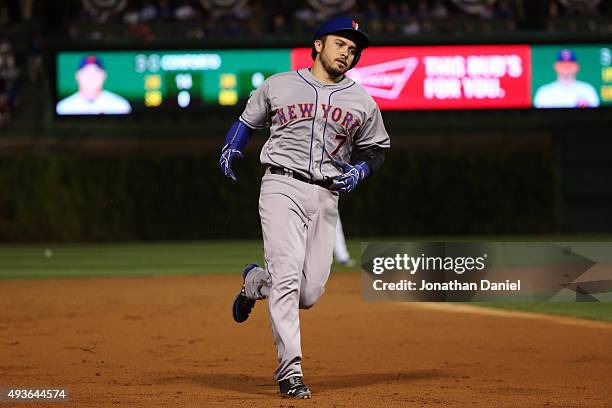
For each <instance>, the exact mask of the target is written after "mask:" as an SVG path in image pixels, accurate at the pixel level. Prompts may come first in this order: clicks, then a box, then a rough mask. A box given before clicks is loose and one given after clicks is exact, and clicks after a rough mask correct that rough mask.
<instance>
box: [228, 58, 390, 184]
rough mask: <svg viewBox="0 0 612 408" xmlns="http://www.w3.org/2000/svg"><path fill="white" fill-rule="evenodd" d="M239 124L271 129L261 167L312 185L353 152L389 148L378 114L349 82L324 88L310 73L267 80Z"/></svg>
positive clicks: (292, 73)
mask: <svg viewBox="0 0 612 408" xmlns="http://www.w3.org/2000/svg"><path fill="white" fill-rule="evenodd" d="M240 120H241V121H242V122H244V123H245V124H246V125H248V126H250V127H251V128H254V129H260V128H264V127H268V126H269V127H270V138H269V139H268V141H267V142H266V144H265V145H264V147H263V149H262V151H261V163H262V164H268V165H272V166H278V167H283V168H286V169H289V170H292V171H294V172H297V173H299V174H301V175H302V176H305V177H308V178H311V179H313V180H322V179H323V178H325V177H334V176H337V175H339V174H340V173H341V171H340V170H339V169H338V168H337V167H336V166H334V164H333V161H334V159H337V160H341V161H344V162H348V161H349V158H350V156H351V152H352V149H353V147H356V148H357V149H361V148H366V147H369V146H374V145H376V146H380V147H382V148H389V146H390V141H389V135H388V134H387V131H386V130H385V127H384V124H383V120H382V116H381V114H380V109H379V108H378V105H376V102H374V100H373V99H372V97H371V96H370V95H369V94H368V93H367V92H366V91H365V90H364V89H363V88H362V87H361V86H359V85H358V84H357V83H355V81H353V80H352V79H350V78H348V77H346V76H345V77H344V79H343V80H342V81H340V82H338V83H335V84H331V85H330V84H324V83H322V82H321V81H319V80H318V79H317V78H316V77H314V76H313V75H312V73H311V72H310V70H309V69H308V68H304V69H300V70H298V71H290V72H284V73H280V74H276V75H273V76H271V77H270V78H268V79H267V80H266V81H265V82H264V83H263V84H262V85H261V86H260V87H259V88H258V89H257V90H256V91H255V92H254V93H253V95H252V96H251V98H250V99H249V101H248V103H247V106H246V108H245V110H244V112H243V113H242V115H241V116H240Z"/></svg>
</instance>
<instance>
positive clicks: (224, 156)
mask: <svg viewBox="0 0 612 408" xmlns="http://www.w3.org/2000/svg"><path fill="white" fill-rule="evenodd" d="M243 157H244V155H243V154H242V152H241V151H240V150H238V149H231V148H227V149H225V150H223V151H222V152H221V157H220V158H219V167H220V168H221V172H222V173H223V174H224V175H225V177H229V178H231V179H232V180H234V181H238V179H237V178H236V175H235V174H234V172H233V171H232V160H234V158H237V159H242V158H243Z"/></svg>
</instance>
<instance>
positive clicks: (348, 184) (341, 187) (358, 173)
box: [329, 160, 370, 193]
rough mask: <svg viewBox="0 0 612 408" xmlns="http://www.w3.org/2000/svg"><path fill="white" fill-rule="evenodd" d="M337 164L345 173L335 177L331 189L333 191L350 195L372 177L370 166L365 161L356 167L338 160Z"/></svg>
mask: <svg viewBox="0 0 612 408" xmlns="http://www.w3.org/2000/svg"><path fill="white" fill-rule="evenodd" d="M335 164H336V165H337V166H338V167H340V168H341V169H342V172H343V173H342V174H341V175H339V176H336V177H334V181H333V184H332V185H331V186H330V187H329V189H330V190H332V191H338V192H340V193H349V192H351V191H353V190H354V189H355V187H357V184H359V183H360V182H362V181H363V180H365V179H366V178H367V177H368V176H369V175H370V166H368V164H367V163H366V162H364V161H360V162H359V163H356V164H355V165H354V166H353V165H350V164H348V163H344V162H341V161H338V160H336V162H335Z"/></svg>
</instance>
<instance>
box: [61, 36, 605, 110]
mask: <svg viewBox="0 0 612 408" xmlns="http://www.w3.org/2000/svg"><path fill="white" fill-rule="evenodd" d="M310 52H311V49H310V48H293V49H289V48H285V49H231V50H225V49H224V50H165V51H164V50H142V51H108V50H103V51H93V50H92V51H78V52H77V51H61V52H58V53H57V54H56V77H55V78H56V86H55V102H56V114H57V115H58V116H64V115H104V114H128V113H131V112H155V111H160V110H163V111H176V112H180V111H195V112H204V111H210V110H211V109H213V108H216V107H222V106H229V107H231V106H240V105H243V104H244V102H245V101H246V99H248V97H249V96H250V95H251V93H252V92H253V91H254V90H255V89H257V88H258V87H259V86H260V85H261V84H262V83H263V82H264V81H265V80H266V79H267V78H269V77H270V76H271V75H274V74H276V73H279V72H285V71H290V70H295V69H300V68H305V67H310V66H311V65H312V58H311V55H310ZM94 63H95V64H96V65H97V67H98V68H95V67H91V68H89V69H88V71H92V72H89V73H88V75H89V76H86V75H84V74H81V73H80V72H81V70H82V68H83V67H84V66H86V64H94ZM347 75H348V76H349V77H351V78H352V79H353V80H354V81H355V82H357V83H358V84H359V85H361V86H362V87H363V88H364V89H365V90H366V91H367V92H368V93H369V94H370V95H371V96H372V98H373V99H374V100H375V101H376V103H377V104H378V106H379V107H380V108H381V110H418V109H427V110H436V109H517V108H518V109H528V108H534V107H535V108H583V107H587V108H588V107H590V108H596V107H605V106H612V45H611V44H559V45H529V44H517V45H512V44H504V45H463V46H457V45H452V46H445V45H437V46H405V47H402V46H394V47H370V48H368V49H367V50H365V51H364V53H363V55H362V57H361V60H360V61H359V64H358V65H357V66H356V67H355V68H353V69H351V70H350V71H348V73H347ZM96 87H97V88H96ZM96 89H97V90H96ZM102 91H103V92H102ZM102 93H104V94H105V95H101V94H102ZM83 95H85V96H86V97H85V98H84V97H83ZM92 95H100V98H99V100H96V99H95V98H94V97H93V96H92ZM103 99H105V101H103Z"/></svg>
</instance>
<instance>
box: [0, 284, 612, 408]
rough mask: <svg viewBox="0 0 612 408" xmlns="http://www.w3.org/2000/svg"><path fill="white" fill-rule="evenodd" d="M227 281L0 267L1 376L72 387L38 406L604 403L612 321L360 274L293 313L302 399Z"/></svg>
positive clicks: (5, 382) (262, 326)
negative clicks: (61, 399) (53, 275)
mask: <svg viewBox="0 0 612 408" xmlns="http://www.w3.org/2000/svg"><path fill="white" fill-rule="evenodd" d="M239 286H240V277H239V276H184V277H181V276H178V277H176V276H174V277H151V278H114V279H101V278H81V279H43V280H4V281H1V282H0V311H1V312H0V388H2V387H4V388H7V387H15V388H24V387H29V388H32V387H37V388H60V387H61V388H68V389H69V391H70V402H69V403H68V404H57V403H53V404H42V403H37V404H35V406H37V407H40V406H55V407H58V406H62V407H63V406H78V407H107V406H108V407H110V406H120V407H123V406H129V407H151V406H177V407H179V406H180V407H195V406H205V407H217V406H223V407H225V406H235V407H259V406H262V407H265V406H270V407H290V406H296V407H297V406H316V407H374V406H376V407H381V406H385V407H461V408H465V407H496V408H502V407H508V408H510V407H512V408H516V407H555V408H561V407H563V408H570V407H572V408H577V407H585V408H587V407H588V408H598V407H601V408H604V407H610V406H611V405H610V404H611V401H612V386H611V382H610V381H611V380H610V373H612V323H605V322H590V321H587V320H578V319H572V318H563V317H555V318H552V317H545V318H525V316H524V315H522V314H513V313H508V312H496V313H492V314H491V315H489V314H487V313H478V312H476V313H474V312H473V311H472V309H470V308H465V309H462V308H459V309H456V310H451V309H450V308H452V305H450V306H448V307H435V305H432V307H428V305H423V304H410V303H366V302H364V301H363V300H362V299H361V292H360V275H359V274H357V273H337V274H332V277H331V279H330V282H329V285H328V288H327V292H326V293H325V295H324V296H323V297H322V299H321V301H320V302H319V303H318V304H317V305H316V306H315V307H314V308H313V309H311V310H309V311H305V312H302V315H301V316H302V317H301V318H302V348H303V353H304V362H303V365H304V374H305V376H304V380H305V382H306V383H307V384H308V385H309V386H310V387H311V388H312V390H313V399H311V400H304V401H290V400H283V399H281V398H279V397H278V396H277V387H276V383H275V382H274V380H273V377H272V373H273V371H274V368H275V365H276V357H275V351H274V347H273V344H272V334H271V331H270V327H269V323H268V316H267V307H266V306H267V305H266V304H265V303H264V302H259V303H258V304H257V305H256V307H255V309H254V312H253V315H252V316H251V318H250V319H249V320H248V321H247V322H246V323H244V324H240V325H239V324H236V323H234V322H233V320H232V317H231V311H230V305H231V303H232V300H233V297H234V295H235V293H236V291H237V289H238V288H239ZM10 405H11V404H9V403H6V402H5V403H0V406H10ZM12 405H14V406H19V407H23V406H25V405H24V404H12ZM28 405H29V404H28Z"/></svg>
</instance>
